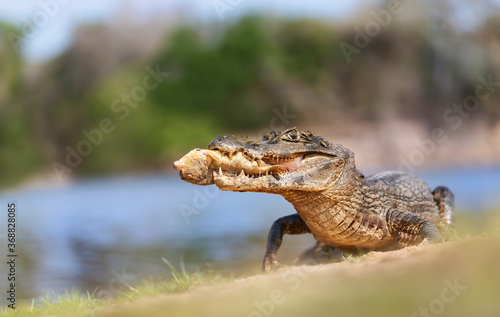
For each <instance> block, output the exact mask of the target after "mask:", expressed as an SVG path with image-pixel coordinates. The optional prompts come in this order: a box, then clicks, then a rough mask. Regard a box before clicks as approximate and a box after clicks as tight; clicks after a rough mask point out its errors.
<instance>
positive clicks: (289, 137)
mask: <svg viewBox="0 0 500 317" xmlns="http://www.w3.org/2000/svg"><path fill="white" fill-rule="evenodd" d="M174 166H175V168H176V169H178V170H179V171H180V175H181V178H182V179H184V180H186V181H189V182H192V183H194V184H199V185H209V184H215V185H217V186H218V187H219V188H220V189H222V190H230V191H253V192H266V193H273V194H279V195H282V196H283V197H284V198H285V199H286V200H287V201H289V202H290V203H291V204H292V205H293V206H294V207H295V210H296V211H297V214H293V215H290V216H286V217H283V218H280V219H278V220H276V221H275V222H274V224H273V225H272V227H271V230H270V232H269V237H268V245H267V250H266V255H265V258H264V263H263V269H264V271H269V270H271V269H273V268H274V267H276V266H277V264H278V262H277V252H278V249H279V247H280V246H281V242H282V238H283V235H284V234H303V233H312V234H313V235H314V237H315V238H316V240H318V246H317V247H316V248H315V250H316V251H317V252H318V251H320V250H323V251H325V250H327V249H329V248H330V249H331V248H338V249H340V250H341V251H344V252H359V251H360V250H366V251H370V250H380V251H384V250H393V249H398V248H402V247H405V246H410V245H415V244H419V243H421V242H422V241H424V240H428V241H439V240H440V239H441V235H440V232H444V231H446V230H448V229H449V228H450V227H451V226H452V220H453V194H452V193H451V191H449V190H448V189H447V188H446V187H442V186H441V187H438V188H436V189H435V190H434V191H431V189H430V187H429V186H428V185H427V184H426V183H425V182H424V181H422V180H421V179H419V178H417V177H416V176H413V175H410V174H406V173H402V172H383V173H379V174H375V175H372V176H367V177H365V176H364V175H363V174H362V173H361V172H360V171H359V170H358V169H357V168H356V165H355V162H354V154H353V153H352V152H351V151H350V150H348V149H346V148H344V147H343V146H342V145H339V144H332V143H330V142H328V141H327V140H326V139H324V138H322V137H320V136H315V135H313V134H312V133H310V132H299V131H297V130H296V129H288V130H285V131H283V132H280V131H273V132H271V133H270V134H268V135H266V136H264V137H263V138H262V139H261V140H259V141H257V142H240V141H237V140H236V139H235V138H233V137H229V136H220V137H217V138H216V139H215V140H214V141H213V142H212V143H210V145H209V147H208V150H200V149H196V150H193V151H191V152H190V153H189V154H187V155H186V156H185V157H183V158H182V159H181V160H179V161H177V162H175V163H174ZM323 253H324V252H323Z"/></svg>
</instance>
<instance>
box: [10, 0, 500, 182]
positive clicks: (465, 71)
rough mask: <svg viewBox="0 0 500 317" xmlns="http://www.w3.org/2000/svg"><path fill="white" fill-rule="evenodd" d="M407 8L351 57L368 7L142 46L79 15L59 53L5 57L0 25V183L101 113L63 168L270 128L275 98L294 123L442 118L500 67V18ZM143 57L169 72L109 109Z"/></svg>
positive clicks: (63, 145) (135, 79)
mask: <svg viewBox="0 0 500 317" xmlns="http://www.w3.org/2000/svg"><path fill="white" fill-rule="evenodd" d="M443 3H444V2H443ZM382 4H385V3H382ZM414 5H415V6H421V7H419V10H406V12H403V14H401V15H398V16H392V21H391V23H390V24H389V25H388V26H387V27H382V28H381V30H380V34H377V35H376V36H374V37H372V38H371V39H370V43H369V45H367V46H366V47H364V48H362V49H361V51H360V52H359V54H358V53H356V54H353V55H351V56H350V58H351V59H352V61H351V62H350V63H348V62H347V60H346V57H345V56H344V54H343V53H342V50H341V49H340V44H341V43H343V42H345V43H349V44H350V45H354V43H353V39H354V38H355V36H356V31H355V29H354V26H360V27H361V29H363V27H364V26H365V25H366V24H367V22H368V21H372V20H373V17H372V16H370V15H369V14H366V16H365V15H363V14H360V15H359V16H358V18H357V19H355V20H353V21H351V22H349V23H346V24H343V25H336V24H332V23H328V22H325V21H319V20H308V19H287V18H267V17H261V16H247V17H243V18H241V19H240V20H238V21H236V22H234V23H232V24H229V25H215V26H214V25H202V26H197V25H179V26H176V27H172V26H170V27H168V28H166V30H165V32H164V33H165V36H164V37H163V38H162V40H161V41H160V42H158V43H154V45H152V46H151V45H149V46H147V47H151V48H150V49H143V47H146V45H145V44H144V43H146V42H147V41H150V40H151V39H150V38H148V36H147V34H144V33H141V34H139V35H138V34H136V36H134V37H133V39H134V40H133V42H131V40H130V38H127V36H126V35H127V34H128V33H127V32H130V28H117V27H116V26H113V25H90V26H81V27H80V28H79V29H78V30H77V31H76V33H75V35H74V40H73V44H72V45H71V47H69V48H68V49H67V51H65V52H64V53H63V54H62V55H61V56H59V57H57V58H55V59H53V60H50V61H47V62H44V63H42V64H31V63H29V62H28V61H25V60H23V58H22V57H20V55H18V54H16V53H15V52H14V50H13V49H12V47H11V45H10V43H9V41H8V38H7V36H6V35H7V34H8V33H9V32H17V33H19V31H18V30H16V29H15V27H13V26H10V25H6V24H1V25H0V33H1V34H2V41H1V42H0V52H1V54H0V69H1V73H2V76H1V78H0V82H1V85H0V142H1V147H0V175H2V178H1V179H0V186H6V185H12V184H13V183H15V182H16V181H19V180H22V179H23V178H25V177H28V176H30V175H33V173H35V172H42V171H51V170H52V169H51V164H52V162H54V161H57V162H59V163H61V164H66V158H67V155H68V147H70V148H71V149H73V150H77V147H78V145H79V144H80V143H81V141H82V140H87V137H86V136H85V135H84V134H83V133H82V131H83V130H86V131H92V130H93V129H97V128H99V125H100V123H101V122H102V120H103V119H106V118H107V119H110V120H111V121H112V124H113V127H114V130H113V132H112V133H109V134H104V137H103V138H102V143H100V144H99V145H98V146H93V149H92V152H91V154H90V156H89V158H88V159H83V160H82V163H81V164H78V166H77V167H76V168H74V170H73V172H72V173H73V175H86V174H98V173H113V172H121V171H127V170H141V169H146V170H147V169H152V168H158V167H160V166H163V165H164V162H165V160H168V159H171V158H174V157H177V156H179V155H182V154H183V153H184V152H185V151H187V150H189V149H192V148H194V147H199V146H200V145H203V144H208V143H209V142H210V141H211V140H212V139H213V137H214V136H216V135H219V134H223V133H224V134H230V133H248V132H249V131H256V130H258V129H262V128H270V119H271V118H273V117H275V116H276V111H280V112H283V109H287V111H288V113H293V114H295V115H297V119H295V121H294V122H293V125H297V124H299V123H304V122H305V123H307V122H313V123H320V122H323V123H326V122H328V123H329V124H331V126H332V129H335V128H337V129H340V128H341V127H342V126H343V124H344V125H345V124H348V123H349V122H350V121H352V120H358V121H360V122H363V121H369V122H381V123H383V122H384V120H387V119H391V118H410V119H412V120H419V121H421V122H422V123H423V124H425V125H426V126H428V127H435V126H439V125H440V124H441V125H442V124H443V123H442V121H443V119H442V115H443V113H444V112H445V111H446V109H449V108H450V107H451V106H453V104H455V103H460V102H462V101H463V99H464V98H465V97H466V96H469V95H471V94H472V95H473V94H474V91H475V87H476V85H477V77H478V76H480V75H482V76H483V77H485V78H487V77H488V76H489V75H491V76H492V77H493V78H494V79H495V78H500V73H499V70H500V67H499V66H500V60H499V59H498V56H500V28H499V25H500V18H499V16H498V15H497V16H493V17H487V18H486V19H485V20H484V21H482V22H481V23H478V25H474V26H470V27H468V28H465V27H463V25H461V24H460V23H453V21H456V19H454V18H455V17H454V16H449V14H451V13H450V10H448V8H446V7H434V6H432V5H430V6H428V7H427V6H426V5H425V3H423V4H414ZM410 11H411V12H410ZM410 17H411V18H410ZM150 28H151V30H153V28H155V25H153V23H152V24H151V26H150ZM146 29H147V28H146ZM137 35H138V36H137ZM148 66H149V67H150V68H151V69H156V68H157V67H158V68H159V69H161V71H163V72H168V73H169V76H168V77H164V78H162V80H161V81H159V82H158V86H157V87H156V88H154V89H152V90H147V95H146V96H145V98H144V100H141V101H140V102H137V104H135V105H134V106H133V107H132V106H127V107H129V108H128V110H129V112H127V113H125V112H122V111H117V109H118V108H113V103H114V102H115V101H116V100H121V99H122V98H123V96H126V95H131V94H133V92H134V91H135V90H137V89H136V88H137V86H141V85H143V80H144V78H145V76H147V75H148V71H147V70H146V68H147V67H148ZM151 82H152V81H151ZM134 89H135V90H134ZM499 101H500V94H492V97H491V98H489V99H487V100H485V101H484V102H482V103H481V107H480V109H479V110H478V111H477V112H476V113H477V114H475V115H474V120H483V121H484V122H485V123H486V124H493V123H496V122H498V119H499V118H500V107H498V103H499ZM120 106H121V107H124V106H126V104H125V103H124V102H121V103H120ZM120 109H123V108H120ZM273 109H274V111H273ZM123 111H125V110H123Z"/></svg>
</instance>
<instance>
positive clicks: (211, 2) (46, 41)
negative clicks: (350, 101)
mask: <svg viewBox="0 0 500 317" xmlns="http://www.w3.org/2000/svg"><path fill="white" fill-rule="evenodd" d="M369 2H376V1H375V0H372V1H370V0H364V1H324V0H308V1H303V0H288V1H286V2H285V1H273V2H270V1H269V0H267V1H266V0H189V2H187V1H186V0H105V1H102V0H85V1H83V0H20V1H1V2H0V20H3V21H6V22H9V23H12V24H14V25H17V26H20V27H22V28H23V27H24V29H25V30H28V33H27V34H29V35H27V36H26V38H23V39H20V38H16V43H20V44H21V46H20V47H22V48H21V49H20V51H21V52H22V54H23V55H24V56H25V57H26V58H27V59H28V60H30V61H35V62H36V61H43V60H46V59H49V58H52V57H55V56H57V55H58V54H60V53H61V52H63V51H64V50H65V49H66V48H67V47H68V46H69V45H70V43H71V38H72V34H73V32H74V30H75V28H76V27H77V26H78V25H79V24H82V23H95V22H106V21H109V20H111V19H112V18H113V16H114V15H116V13H117V12H120V11H121V10H126V9H128V10H131V11H132V12H133V14H134V18H137V19H138V20H141V19H148V17H151V16H153V15H158V14H161V13H162V12H165V14H166V15H167V14H169V13H172V12H182V14H185V15H186V16H189V17H191V18H193V19H196V20H198V21H217V20H219V21H228V20H231V19H234V18H236V17H238V16H240V15H242V14H245V13H248V12H252V11H260V12H264V13H270V14H276V15H292V16H293V15H297V16H313V17H323V18H331V19H337V20H342V19H345V18H346V17H347V16H350V14H351V13H353V12H354V11H355V10H356V9H357V8H358V7H359V6H360V4H361V3H363V4H366V3H369Z"/></svg>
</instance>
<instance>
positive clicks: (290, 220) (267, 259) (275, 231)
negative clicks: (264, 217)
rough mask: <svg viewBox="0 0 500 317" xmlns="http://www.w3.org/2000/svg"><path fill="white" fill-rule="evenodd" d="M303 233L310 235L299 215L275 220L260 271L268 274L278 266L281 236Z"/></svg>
mask: <svg viewBox="0 0 500 317" xmlns="http://www.w3.org/2000/svg"><path fill="white" fill-rule="evenodd" d="M304 233H311V230H310V229H309V227H308V226H307V225H306V223H305V222H304V220H302V218H301V217H300V216H299V214H293V215H290V216H285V217H282V218H279V219H278V220H276V221H275V222H274V223H273V225H272V226H271V229H270V230H269V235H268V237H267V249H266V255H265V256H264V261H263V263H262V271H264V272H269V271H271V270H272V269H274V268H276V266H277V265H278V250H279V248H280V246H281V242H282V241H283V235H285V234H304Z"/></svg>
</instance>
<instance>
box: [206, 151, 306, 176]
mask: <svg viewBox="0 0 500 317" xmlns="http://www.w3.org/2000/svg"><path fill="white" fill-rule="evenodd" d="M205 154H206V155H208V156H210V158H211V159H212V168H213V176H214V180H215V182H216V183H217V180H221V179H222V178H232V177H243V176H245V177H248V178H259V177H264V176H272V175H281V174H284V173H287V172H290V171H293V170H295V169H297V168H299V167H300V165H301V163H302V161H303V159H304V155H303V154H297V155H294V156H293V157H288V158H278V157H271V156H264V157H262V158H254V157H252V156H250V155H249V154H248V153H244V152H236V153H231V154H229V153H225V152H222V151H219V150H208V151H206V152H205Z"/></svg>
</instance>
